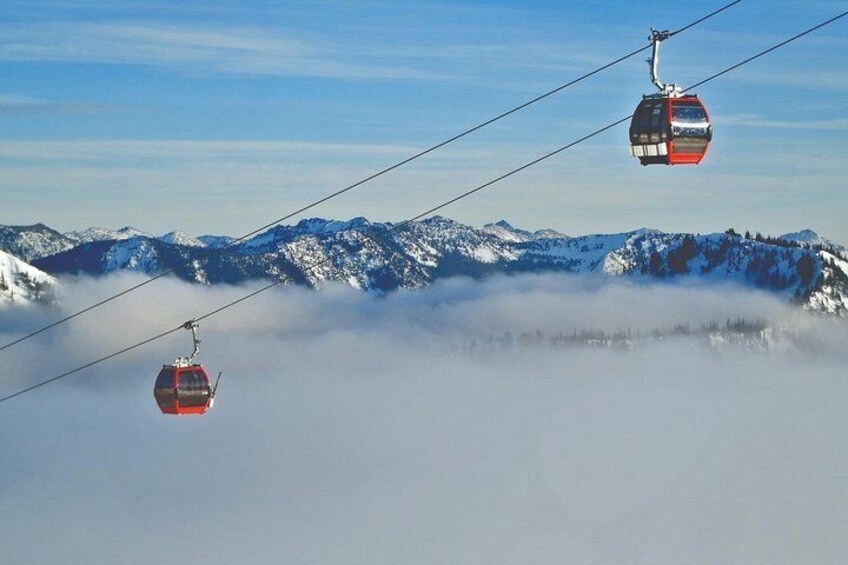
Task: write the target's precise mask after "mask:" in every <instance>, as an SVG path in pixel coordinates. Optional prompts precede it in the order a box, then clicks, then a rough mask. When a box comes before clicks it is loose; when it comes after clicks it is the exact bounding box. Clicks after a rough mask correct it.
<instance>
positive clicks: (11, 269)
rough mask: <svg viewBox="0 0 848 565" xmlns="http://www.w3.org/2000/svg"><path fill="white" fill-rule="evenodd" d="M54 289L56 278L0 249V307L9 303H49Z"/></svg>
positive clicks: (52, 297)
mask: <svg viewBox="0 0 848 565" xmlns="http://www.w3.org/2000/svg"><path fill="white" fill-rule="evenodd" d="M55 290H56V279H54V278H53V277H51V276H50V275H48V274H47V273H44V272H42V271H39V270H38V269H36V268H35V267H33V266H32V265H28V264H27V263H25V262H23V261H21V260H20V259H18V258H17V257H14V256H12V255H10V254H8V253H5V252H3V251H0V307H2V306H4V305H7V304H9V303H14V304H31V303H34V302H41V303H46V304H47V303H51V302H53V301H54V300H55Z"/></svg>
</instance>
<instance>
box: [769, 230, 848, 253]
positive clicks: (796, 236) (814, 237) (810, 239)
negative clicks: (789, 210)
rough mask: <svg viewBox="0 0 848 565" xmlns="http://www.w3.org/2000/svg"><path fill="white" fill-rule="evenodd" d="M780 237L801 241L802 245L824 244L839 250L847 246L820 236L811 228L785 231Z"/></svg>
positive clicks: (785, 239)
mask: <svg viewBox="0 0 848 565" xmlns="http://www.w3.org/2000/svg"><path fill="white" fill-rule="evenodd" d="M778 239H782V240H784V241H791V242H794V243H800V244H802V245H808V246H812V245H824V246H825V247H832V248H834V249H837V250H839V251H844V250H845V248H844V247H843V246H841V245H837V244H836V243H834V242H832V241H831V240H829V239H827V238H826V237H822V236H820V235H819V234H818V233H816V232H815V231H813V230H811V229H803V230H800V231H796V232H791V233H785V234H783V235H781V236H779V237H778Z"/></svg>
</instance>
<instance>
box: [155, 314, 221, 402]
mask: <svg viewBox="0 0 848 565" xmlns="http://www.w3.org/2000/svg"><path fill="white" fill-rule="evenodd" d="M183 327H184V328H185V329H188V330H191V336H192V340H193V343H194V350H193V351H192V353H191V355H189V356H188V357H180V358H178V359H177V360H176V361H174V362H173V363H172V364H170V365H163V366H162V370H160V371H159V375H158V376H157V377H156V384H155V385H154V386H153V397H154V398H155V399H156V404H158V405H159V409H160V410H161V411H162V413H163V414H203V413H204V412H206V410H208V409H209V408H212V405H213V403H214V401H215V392H216V391H217V389H218V383H217V382H216V383H215V385H214V386H213V385H212V383H211V381H210V380H209V375H208V374H206V370H205V369H204V368H203V366H202V365H200V364H199V363H195V362H194V360H195V358H196V357H197V354H198V351H199V349H200V340H199V339H198V338H197V327H198V324H196V323H195V322H194V321H193V320H192V321H189V322H186V323H185V325H184V326H183ZM220 379H221V374H220V373H218V380H219V381H220Z"/></svg>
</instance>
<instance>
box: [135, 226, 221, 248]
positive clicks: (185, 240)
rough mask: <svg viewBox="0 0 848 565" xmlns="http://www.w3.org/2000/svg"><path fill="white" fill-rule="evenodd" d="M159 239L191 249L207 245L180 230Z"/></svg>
mask: <svg viewBox="0 0 848 565" xmlns="http://www.w3.org/2000/svg"><path fill="white" fill-rule="evenodd" d="M130 229H132V228H130ZM157 239H159V241H162V242H164V243H172V244H175V245H187V246H189V247H206V244H205V243H204V242H203V241H202V240H200V239H198V238H196V237H194V236H193V235H189V234H187V233H186V232H183V231H179V230H174V231H171V232H168V233H166V234H165V235H162V236H159V237H158V238H157Z"/></svg>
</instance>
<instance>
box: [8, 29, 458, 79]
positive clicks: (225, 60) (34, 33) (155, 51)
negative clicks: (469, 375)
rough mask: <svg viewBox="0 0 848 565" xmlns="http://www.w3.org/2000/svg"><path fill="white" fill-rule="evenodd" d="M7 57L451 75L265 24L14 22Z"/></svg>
mask: <svg viewBox="0 0 848 565" xmlns="http://www.w3.org/2000/svg"><path fill="white" fill-rule="evenodd" d="M0 60H7V61H71V62H89V63H113V64H134V65H150V66H167V67H175V68H179V69H182V70H186V71H192V72H197V71H217V72H227V73H234V74H248V75H251V74H252V75H284V76H316V77H336V78H355V79H386V80H393V79H414V80H436V79H445V78H448V77H445V76H443V75H440V74H437V73H431V72H429V71H426V70H423V69H418V68H412V67H409V66H405V65H402V64H395V63H390V64H366V63H361V62H359V61H358V60H357V59H356V56H355V55H353V56H352V55H350V54H347V53H341V52H338V51H334V50H332V49H331V48H330V47H327V46H323V45H320V44H319V43H316V42H315V41H307V40H302V39H291V38H287V37H284V36H282V35H281V34H277V33H270V32H269V31H267V30H266V29H264V28H261V27H209V28H208V29H198V28H197V27H188V26H180V25H176V24H168V25H159V24H148V23H136V22H110V23H75V22H53V23H42V24H34V25H29V26H14V27H13V26H8V27H7V28H6V29H5V30H4V33H3V34H2V40H0Z"/></svg>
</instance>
